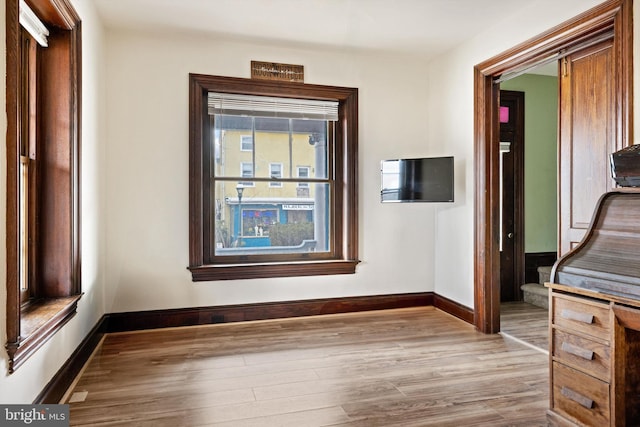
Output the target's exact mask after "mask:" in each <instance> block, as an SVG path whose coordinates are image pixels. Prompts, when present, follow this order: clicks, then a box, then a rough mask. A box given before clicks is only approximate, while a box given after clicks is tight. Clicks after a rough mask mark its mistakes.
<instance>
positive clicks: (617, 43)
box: [474, 0, 633, 333]
mask: <svg viewBox="0 0 640 427" xmlns="http://www.w3.org/2000/svg"><path fill="white" fill-rule="evenodd" d="M632 12H633V11H632V2H631V1H628V0H615V1H613V0H612V1H608V2H606V3H604V4H602V5H600V6H597V7H596V8H594V9H591V10H589V11H587V12H585V13H583V14H581V15H579V16H577V17H576V18H574V19H572V20H570V21H568V22H566V23H564V24H562V25H559V26H557V27H554V29H552V30H550V31H548V32H546V33H544V34H542V35H540V36H538V37H536V38H533V39H531V40H529V41H528V42H525V43H522V44H520V45H518V46H517V47H514V48H513V49H511V50H509V51H506V52H504V53H502V54H500V55H497V56H496V57H494V58H492V59H490V60H487V61H485V62H483V63H480V64H478V65H477V66H476V67H475V69H474V73H475V78H474V92H475V108H474V112H475V113H474V114H475V122H474V123H475V132H474V135H475V149H474V152H475V166H474V167H475V184H476V186H475V248H474V286H475V289H474V315H475V316H474V317H475V319H474V323H475V326H476V328H477V329H478V330H479V331H481V332H484V333H497V332H499V331H500V290H499V286H496V284H497V283H499V280H500V258H499V256H500V251H499V249H500V248H499V241H498V239H497V238H496V237H497V236H498V235H499V232H498V230H499V227H500V218H499V209H498V206H499V199H500V188H499V158H500V150H499V145H498V144H496V141H498V140H499V126H498V122H499V120H498V112H499V90H500V88H499V83H500V81H501V79H502V80H504V79H505V78H507V77H508V76H509V75H517V74H519V73H522V72H523V71H525V70H527V69H530V68H532V67H534V66H537V65H541V64H543V63H548V62H552V61H557V60H559V59H561V58H562V57H564V56H565V55H567V52H569V51H571V50H572V49H574V48H575V47H576V45H580V44H581V43H584V42H585V41H589V40H591V39H597V38H602V37H603V36H608V35H609V34H610V37H613V48H612V49H613V52H614V56H615V61H614V64H615V69H614V71H615V72H614V73H612V75H611V76H610V79H611V80H612V81H611V84H612V85H613V87H614V97H615V99H616V102H617V105H618V108H617V110H616V119H617V121H616V122H617V123H618V124H619V129H620V132H618V133H617V134H616V137H617V138H619V139H621V140H622V142H620V144H621V145H622V146H626V145H627V143H626V142H627V141H630V140H632V133H633V132H632V123H631V122H632V105H633V103H632V97H633V93H632V90H631V88H632V87H633V86H632V79H633V77H632V59H633V54H632V45H631V44H632V43H631V41H632V40H633V37H632V33H633V24H632V15H633V13H632Z"/></svg>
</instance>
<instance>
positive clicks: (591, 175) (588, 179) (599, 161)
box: [558, 39, 622, 255]
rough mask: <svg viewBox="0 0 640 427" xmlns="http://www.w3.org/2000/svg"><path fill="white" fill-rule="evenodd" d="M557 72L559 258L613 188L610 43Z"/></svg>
mask: <svg viewBox="0 0 640 427" xmlns="http://www.w3.org/2000/svg"><path fill="white" fill-rule="evenodd" d="M561 65H562V66H561V67H560V72H561V76H560V157H559V177H558V180H559V189H560V198H559V201H558V203H559V206H558V210H559V224H558V227H559V230H558V240H559V242H558V243H559V244H558V248H559V255H564V254H566V253H567V252H568V251H569V250H571V249H572V248H573V247H575V246H576V245H577V244H578V243H579V242H580V241H581V240H582V238H583V236H584V234H585V233H586V231H587V228H588V227H589V223H590V222H591V216H592V214H593V210H594V208H595V206H596V202H597V201H598V199H599V198H600V196H601V195H602V194H603V193H605V192H607V191H610V190H612V189H613V188H614V181H613V180H612V179H611V171H610V166H609V154H610V153H612V152H614V151H617V150H618V149H619V148H622V147H617V143H616V142H617V141H620V138H618V136H617V135H616V117H618V116H619V114H620V113H619V112H617V111H616V99H615V84H616V76H615V73H614V69H615V64H614V52H613V39H611V40H608V41H604V42H602V43H599V44H597V45H594V46H591V47H588V48H585V49H583V50H581V51H579V52H577V53H574V54H572V55H570V56H567V57H565V58H563V59H562V64H561Z"/></svg>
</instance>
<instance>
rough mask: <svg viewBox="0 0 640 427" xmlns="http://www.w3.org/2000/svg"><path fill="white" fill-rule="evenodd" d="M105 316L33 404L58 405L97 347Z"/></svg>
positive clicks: (104, 325) (105, 319)
mask: <svg viewBox="0 0 640 427" xmlns="http://www.w3.org/2000/svg"><path fill="white" fill-rule="evenodd" d="M106 325H107V316H106V315H105V316H102V318H101V319H100V320H99V321H98V322H97V323H96V325H95V326H94V327H93V329H91V331H90V332H89V333H88V334H87V336H86V337H85V338H84V340H82V342H81V343H80V345H79V346H78V348H76V350H75V351H74V352H73V354H71V356H70V357H69V359H67V361H66V362H65V363H64V365H62V367H61V368H60V369H59V370H58V372H56V374H55V375H54V376H53V378H52V379H51V381H49V383H48V384H47V385H46V386H45V388H44V389H43V390H42V391H41V392H40V394H39V395H38V397H36V399H35V400H34V401H33V403H34V404H46V403H59V402H60V400H61V399H62V398H63V397H64V394H65V393H66V391H67V390H68V389H69V387H70V386H71V384H72V383H73V381H74V380H75V379H76V377H77V376H78V374H79V373H80V370H82V367H83V366H84V365H85V363H86V362H87V361H88V360H89V357H91V354H92V353H93V351H94V350H95V349H96V348H97V347H98V344H100V341H101V340H102V337H103V336H104V334H105V333H106V329H107V328H106Z"/></svg>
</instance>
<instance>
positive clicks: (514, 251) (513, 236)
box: [500, 90, 524, 301]
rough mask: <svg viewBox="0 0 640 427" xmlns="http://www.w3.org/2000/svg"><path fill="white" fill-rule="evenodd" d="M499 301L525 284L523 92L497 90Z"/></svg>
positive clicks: (513, 297) (517, 295)
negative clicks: (499, 224) (498, 111)
mask: <svg viewBox="0 0 640 427" xmlns="http://www.w3.org/2000/svg"><path fill="white" fill-rule="evenodd" d="M500 172H501V173H500V177H501V178H500V180H501V192H500V194H501V197H500V200H501V202H500V206H501V207H500V211H501V213H500V216H501V226H500V301H519V300H521V299H522V293H521V291H520V286H521V285H522V284H524V92H516V91H507V90H501V91H500Z"/></svg>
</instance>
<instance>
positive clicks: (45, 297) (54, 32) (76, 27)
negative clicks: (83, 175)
mask: <svg viewBox="0 0 640 427" xmlns="http://www.w3.org/2000/svg"><path fill="white" fill-rule="evenodd" d="M29 5H30V6H31V9H30V8H29V7H28V6H27V4H26V3H25V2H23V1H18V0H7V5H6V8H7V12H8V13H7V15H6V20H7V23H6V25H7V28H19V31H17V32H13V31H8V32H7V40H6V42H7V55H6V59H7V96H6V103H7V105H6V111H7V140H6V143H7V149H6V152H7V193H6V205H7V214H6V222H7V223H6V230H7V231H6V232H7V243H6V245H7V250H6V252H7V266H6V268H7V271H6V287H7V319H6V320H7V343H6V345H5V347H6V349H7V353H8V355H9V373H11V372H13V371H14V370H15V369H17V368H18V367H19V366H20V365H21V364H22V363H23V362H24V361H25V360H26V359H27V358H28V357H29V356H30V355H31V354H33V353H34V352H35V351H36V350H37V349H38V348H39V347H40V346H41V345H42V344H44V343H45V342H46V341H47V340H48V339H49V338H50V337H51V336H52V335H53V334H54V333H55V332H56V331H57V330H59V329H60V328H61V327H62V326H63V325H64V324H65V323H66V322H67V321H68V320H69V319H70V318H71V317H73V316H74V315H75V313H76V305H77V301H78V299H79V298H80V294H81V289H80V247H79V242H80V235H79V229H80V228H79V224H80V217H79V213H80V210H79V191H78V189H79V181H80V174H79V170H80V169H79V147H80V140H79V139H80V120H79V111H80V93H79V90H80V89H79V88H80V84H79V83H80V46H81V32H80V19H79V17H78V15H77V13H76V12H75V10H73V8H72V7H71V6H70V4H69V2H59V1H56V0H31V1H29ZM45 141H46V143H44V142H45Z"/></svg>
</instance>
